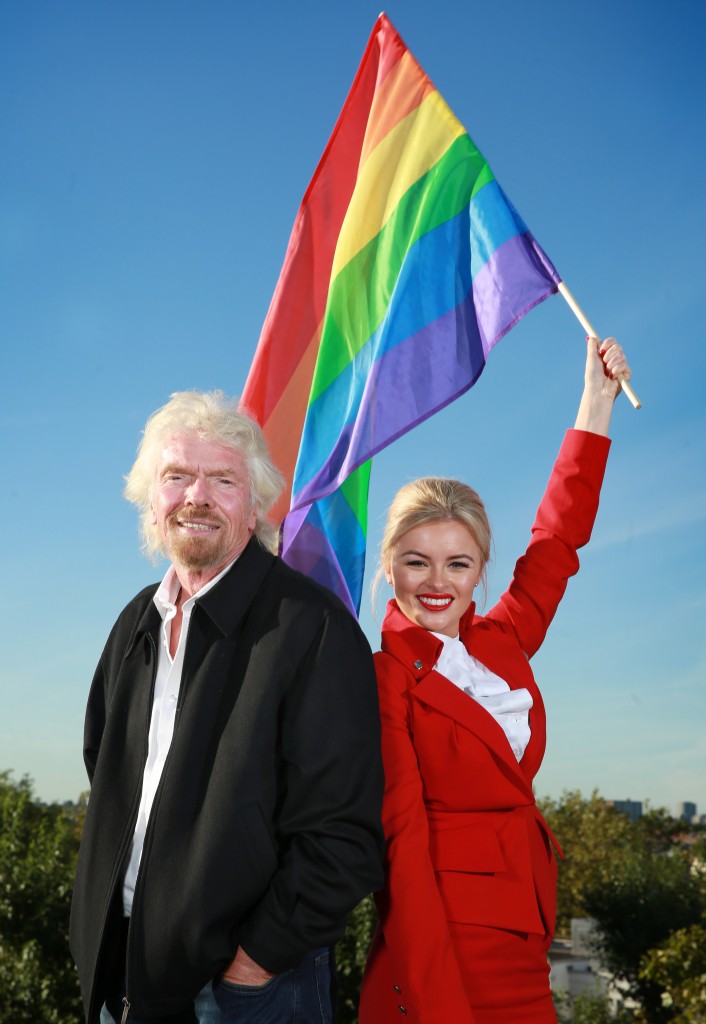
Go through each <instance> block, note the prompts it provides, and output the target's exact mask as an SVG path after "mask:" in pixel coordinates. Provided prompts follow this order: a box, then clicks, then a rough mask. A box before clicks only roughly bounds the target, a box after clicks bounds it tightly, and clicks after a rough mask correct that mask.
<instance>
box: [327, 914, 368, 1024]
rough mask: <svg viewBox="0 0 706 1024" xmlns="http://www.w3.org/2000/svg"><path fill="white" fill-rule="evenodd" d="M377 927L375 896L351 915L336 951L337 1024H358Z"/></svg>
mask: <svg viewBox="0 0 706 1024" xmlns="http://www.w3.org/2000/svg"><path fill="white" fill-rule="evenodd" d="M376 924H377V913H376V911H375V901H374V900H373V897H372V896H367V897H366V898H365V899H364V900H362V901H361V902H360V903H359V904H358V906H357V907H356V908H355V910H353V911H352V913H351V914H350V915H349V917H348V924H347V926H346V934H345V935H344V937H343V938H342V939H341V941H340V942H339V943H338V946H337V947H336V964H337V967H338V1012H337V1014H336V1024H357V1021H358V998H359V995H360V983H361V980H362V978H363V968H364V967H365V958H366V957H367V955H368V949H369V948H370V943H371V942H372V941H373V933H374V931H375V925H376Z"/></svg>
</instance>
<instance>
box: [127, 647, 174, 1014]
mask: <svg viewBox="0 0 706 1024" xmlns="http://www.w3.org/2000/svg"><path fill="white" fill-rule="evenodd" d="M146 635H147V637H148V639H149V641H150V644H151V645H152V654H153V657H154V672H153V675H152V691H151V699H150V707H151V706H152V701H153V700H154V685H155V680H156V678H157V648H156V645H155V642H154V640H153V638H152V636H151V634H150V633H147V634H146ZM182 673H183V668H182ZM184 682H185V679H184V676H183V674H182V680H181V686H180V691H179V704H180V706H179V707H177V711H176V715H175V718H174V732H173V734H172V742H171V743H170V745H169V751H168V753H167V757H166V760H165V762H164V765H163V766H162V774H161V776H160V780H159V785H158V786H157V791H156V793H155V795H154V801H153V803H152V810H151V811H150V819H149V821H148V822H147V830H146V832H145V839H144V843H143V846H142V857H141V859H140V867H139V869H138V872H137V879H136V883H135V893H134V897H133V903H132V910H133V912H134V910H135V907H136V905H137V904H138V903H139V900H138V894H139V893H140V891H141V887H140V876H141V875H142V873H143V866H144V865H145V864H146V862H147V859H148V857H149V848H150V845H151V843H150V839H151V833H152V831H153V827H151V826H152V823H153V821H154V815H155V813H156V811H157V808H158V807H159V798H160V795H161V792H162V789H163V788H164V780H165V777H166V775H167V769H168V767H169V762H170V760H171V757H172V749H173V744H174V736H176V732H177V729H178V727H179V722H180V720H181V703H182V701H183V694H184V692H185V689H186V688H185V686H184ZM131 917H132V914H131ZM127 945H128V948H127V950H126V952H125V995H124V997H123V1005H124V1007H125V1008H124V1010H123V1015H122V1018H121V1020H120V1024H127V1021H128V1014H129V1012H130V1006H131V1003H130V1000H129V999H128V991H129V987H128V983H127V981H128V965H129V963H130V954H129V947H130V929H129V928H128V939H127Z"/></svg>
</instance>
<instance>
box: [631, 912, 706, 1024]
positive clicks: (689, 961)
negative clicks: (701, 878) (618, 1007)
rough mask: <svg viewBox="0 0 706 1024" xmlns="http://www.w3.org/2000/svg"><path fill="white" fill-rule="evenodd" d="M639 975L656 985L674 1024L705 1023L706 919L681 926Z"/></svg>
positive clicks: (651, 955)
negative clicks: (672, 1013)
mask: <svg viewBox="0 0 706 1024" xmlns="http://www.w3.org/2000/svg"><path fill="white" fill-rule="evenodd" d="M640 977H641V978H642V979H643V980H644V981H646V982H651V983H652V984H654V985H655V986H657V987H658V988H659V990H660V992H661V994H662V995H661V998H662V1003H663V1004H664V1005H665V1006H666V1007H670V1008H672V1010H673V1012H674V1014H675V1016H674V1017H673V1018H672V1019H673V1022H674V1024H704V1022H706V922H704V923H703V924H694V925H691V927H689V928H680V929H679V930H678V931H676V932H674V934H672V935H670V936H669V938H668V939H667V940H666V941H665V942H663V943H662V944H661V945H660V946H658V947H657V948H656V949H652V950H650V952H649V953H647V954H646V955H645V956H644V957H643V959H642V962H641V967H640Z"/></svg>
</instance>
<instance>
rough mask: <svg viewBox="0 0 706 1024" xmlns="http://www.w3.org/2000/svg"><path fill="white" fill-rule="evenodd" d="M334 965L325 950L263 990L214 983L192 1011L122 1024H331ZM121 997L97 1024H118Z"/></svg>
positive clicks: (132, 1017) (131, 1015)
mask: <svg viewBox="0 0 706 1024" xmlns="http://www.w3.org/2000/svg"><path fill="white" fill-rule="evenodd" d="M334 977H335V965H334V964H333V963H332V962H330V958H329V950H328V949H315V950H314V951H313V952H312V953H308V954H307V955H306V956H305V957H304V959H303V960H302V962H301V963H300V964H299V966H298V967H293V968H292V969H291V970H289V971H284V972H283V973H282V974H276V975H275V976H274V978H270V980H269V981H266V982H265V984H264V985H256V986H251V985H233V984H232V983H231V982H229V981H220V980H219V979H215V980H214V981H213V982H209V983H208V985H206V987H205V988H203V989H201V991H200V992H199V994H198V995H197V996H196V999H195V1000H194V1006H193V1011H187V1012H186V1013H185V1014H182V1015H179V1016H178V1017H176V1016H170V1017H136V1016H135V1015H134V1013H133V1012H132V1011H130V1012H129V1013H128V1016H127V1024H332V1022H333V996H332V982H333V978H334ZM121 1003H122V997H121V998H117V999H109V1000H108V1001H107V1002H106V1003H105V1004H104V1006H103V1009H102V1010H101V1016H100V1024H121V1020H122V1012H123V1008H122V1005H121Z"/></svg>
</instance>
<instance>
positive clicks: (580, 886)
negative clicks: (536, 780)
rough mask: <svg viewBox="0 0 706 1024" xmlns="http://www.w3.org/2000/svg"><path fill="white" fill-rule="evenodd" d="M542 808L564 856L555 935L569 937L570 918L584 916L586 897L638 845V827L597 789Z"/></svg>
mask: <svg viewBox="0 0 706 1024" xmlns="http://www.w3.org/2000/svg"><path fill="white" fill-rule="evenodd" d="M539 806H540V809H541V811H542V813H543V814H544V816H545V818H546V819H547V823H548V825H549V827H550V828H551V830H552V832H553V833H554V835H555V836H556V838H557V840H558V842H559V844H560V846H561V848H562V850H563V852H564V855H565V859H564V860H560V861H559V879H558V885H557V931H558V932H559V933H567V932H568V931H569V929H570V926H571V918H572V917H585V916H587V915H586V907H585V905H584V893H585V892H586V890H587V889H589V888H594V887H595V886H597V885H600V884H601V883H602V882H603V881H608V880H609V879H610V877H611V875H612V870H613V862H614V861H619V860H620V859H621V858H622V857H623V856H624V854H625V853H626V852H627V851H629V850H630V849H631V848H632V847H634V846H635V845H636V843H637V842H639V841H640V840H638V838H637V836H636V833H635V829H634V825H633V824H632V823H631V822H630V820H629V819H628V818H627V817H626V816H625V815H624V814H621V813H620V811H616V810H614V809H613V808H612V807H610V806H609V805H608V804H607V803H606V801H605V800H603V799H602V798H601V797H599V796H598V793H597V792H596V791H594V792H593V794H592V795H591V797H590V798H589V799H588V800H587V799H586V798H585V797H583V796H581V794H580V793H579V792H577V791H576V790H573V791H567V792H564V793H563V794H562V796H561V799H560V800H558V801H556V800H550V799H544V800H540V801H539Z"/></svg>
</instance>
